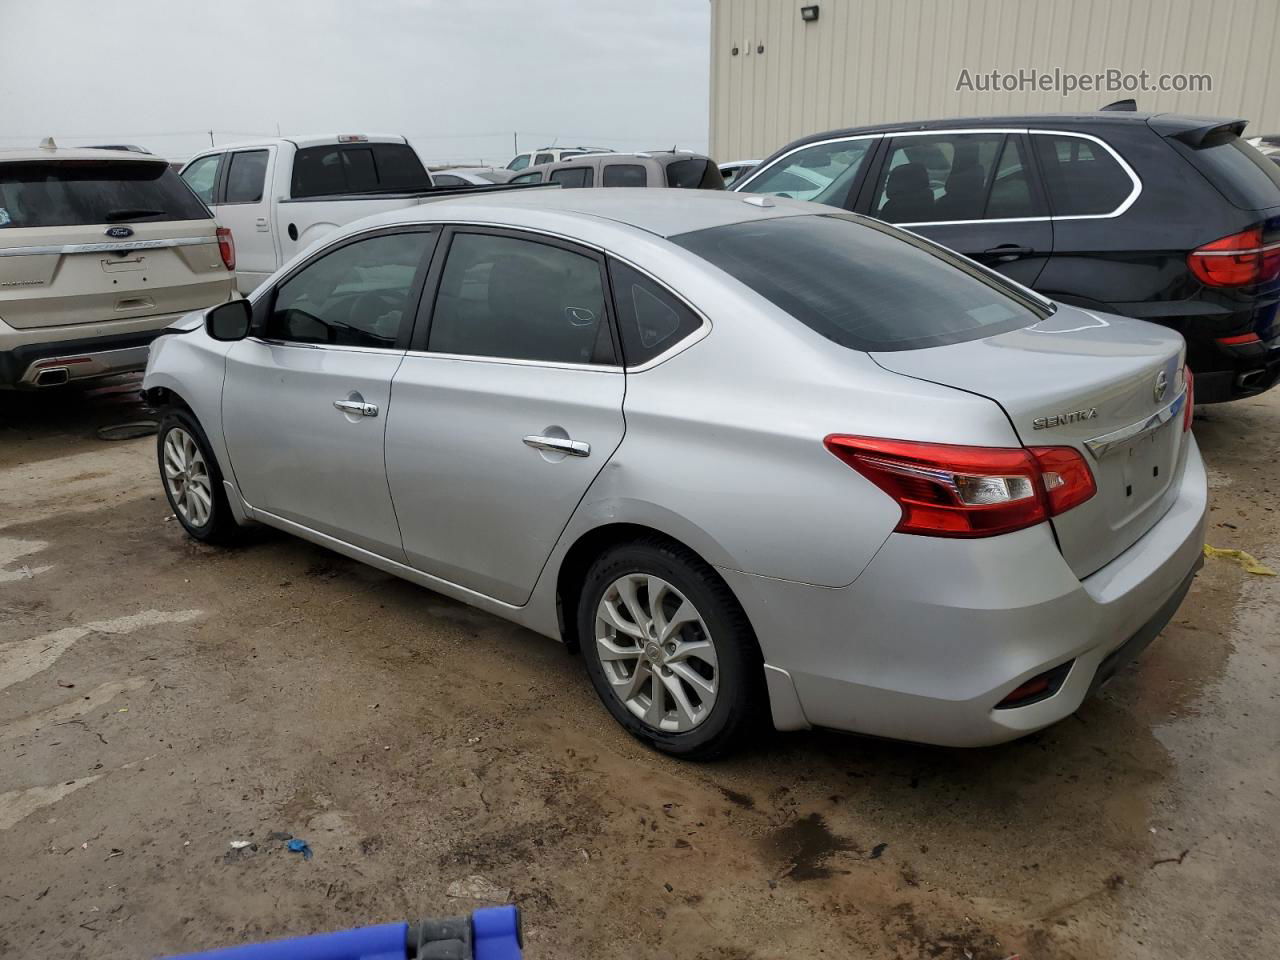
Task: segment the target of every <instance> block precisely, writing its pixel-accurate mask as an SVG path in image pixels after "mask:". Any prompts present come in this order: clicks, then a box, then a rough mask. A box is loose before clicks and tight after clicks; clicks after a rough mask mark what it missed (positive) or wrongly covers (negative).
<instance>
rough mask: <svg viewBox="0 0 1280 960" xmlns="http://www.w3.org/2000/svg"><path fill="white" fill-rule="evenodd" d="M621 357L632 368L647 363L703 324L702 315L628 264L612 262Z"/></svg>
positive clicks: (610, 279)
mask: <svg viewBox="0 0 1280 960" xmlns="http://www.w3.org/2000/svg"><path fill="white" fill-rule="evenodd" d="M609 283H610V284H611V285H612V287H613V302H614V305H615V306H616V307H617V311H618V333H619V334H620V336H621V338H622V356H623V360H624V361H625V362H626V365H627V366H629V367H635V366H639V365H640V364H642V363H647V362H648V361H650V360H652V359H653V358H654V357H656V356H658V355H659V354H661V353H665V352H666V351H668V350H670V349H671V348H672V347H674V346H675V345H676V344H677V343H679V342H680V341H681V340H683V339H684V338H685V337H687V336H689V335H690V334H692V333H694V332H695V331H696V330H698V328H700V327H701V326H702V318H701V317H699V316H698V315H697V314H696V313H694V312H693V311H692V310H690V309H689V308H688V307H687V306H685V304H683V303H681V302H680V301H679V300H677V299H676V298H675V297H674V296H672V294H671V293H669V292H668V291H667V290H665V289H663V288H662V287H661V286H659V285H658V284H657V283H655V282H654V281H652V280H650V279H649V278H648V277H646V276H645V275H644V274H643V273H641V272H640V271H639V270H636V269H635V268H634V267H629V266H627V265H626V264H625V263H622V262H621V261H618V260H613V259H611V260H610V261H609Z"/></svg>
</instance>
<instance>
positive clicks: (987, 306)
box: [671, 214, 1049, 351]
mask: <svg viewBox="0 0 1280 960" xmlns="http://www.w3.org/2000/svg"><path fill="white" fill-rule="evenodd" d="M671 240H672V242H674V243H676V244H678V245H679V246H681V247H684V248H685V249H686V250H689V251H690V252H692V253H695V254H697V255H698V256H700V257H702V258H703V259H705V260H708V261H710V262H711V263H712V264H714V265H715V266H717V267H719V268H720V269H721V270H724V271H725V272H727V273H729V274H730V275H732V276H733V277H736V278H737V279H738V280H740V281H742V282H743V283H744V284H746V285H747V286H748V287H750V288H751V289H752V290H754V291H755V292H756V293H758V294H760V295H761V296H762V297H764V298H765V299H766V300H768V301H770V302H771V303H773V304H774V305H775V306H777V307H779V308H781V309H782V310H785V311H786V312H787V313H789V314H791V316H793V317H795V318H796V319H797V320H799V321H800V322H801V323H803V324H804V325H805V326H807V327H809V328H810V329H812V330H815V331H817V332H818V333H820V334H822V335H823V336H824V337H826V338H827V339H828V340H832V341H834V342H835V343H838V344H840V345H841V346H845V347H850V348H852V349H854V350H868V351H870V350H883V351H889V350H915V349H919V348H921V347H936V346H941V345H943V344H947V343H960V342H962V341H965V340H978V339H981V338H983V337H990V336H994V335H995V334H997V333H1004V332H1006V331H1008V330H1016V329H1018V328H1020V327H1026V326H1030V325H1031V324H1033V323H1035V322H1037V321H1038V320H1043V319H1044V318H1045V317H1047V316H1048V315H1049V311H1048V310H1047V309H1045V308H1044V307H1042V306H1041V305H1039V304H1037V303H1036V302H1035V301H1033V300H1030V299H1029V298H1025V297H1023V296H1021V295H1020V294H1016V293H1015V292H1014V290H1013V288H1005V287H1004V286H1002V285H1001V284H1000V283H999V281H998V280H996V279H994V278H993V277H991V276H989V275H988V274H987V273H985V272H983V271H981V270H980V269H979V268H978V267H976V266H975V265H973V264H971V263H969V262H968V261H966V260H964V259H962V258H960V257H958V256H956V255H954V254H952V253H950V252H949V251H947V250H945V249H943V248H942V247H939V246H937V245H935V244H932V243H930V242H928V241H927V240H924V239H923V238H920V237H916V236H913V235H911V234H908V233H905V232H903V231H899V230H897V229H895V228H893V227H890V226H888V225H887V224H883V223H880V222H879V221H875V220H868V219H864V218H856V217H852V216H849V215H847V214H831V215H809V216H800V217H777V218H775V219H772V220H759V221H753V222H748V223H736V224H732V225H730V226H726V227H712V228H710V229H708V230H697V231H694V232H693V233H685V234H680V235H678V236H674V237H672V238H671Z"/></svg>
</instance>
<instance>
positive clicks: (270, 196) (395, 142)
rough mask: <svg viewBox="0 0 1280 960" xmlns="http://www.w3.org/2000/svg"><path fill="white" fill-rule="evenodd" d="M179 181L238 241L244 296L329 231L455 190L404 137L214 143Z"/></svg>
mask: <svg viewBox="0 0 1280 960" xmlns="http://www.w3.org/2000/svg"><path fill="white" fill-rule="evenodd" d="M182 179H183V180H185V181H186V183H187V185H188V186H189V187H190V188H191V189H192V190H193V191H194V192H195V194H196V196H198V197H199V198H200V199H201V200H203V201H204V202H205V204H206V205H207V206H208V207H209V209H210V210H212V211H213V215H214V218H215V219H216V220H217V222H218V224H219V226H222V227H226V228H228V229H230V231H231V235H232V237H233V238H234V240H235V250H236V286H237V288H238V289H239V290H240V292H241V293H244V294H248V293H249V292H251V291H252V290H253V289H254V288H255V287H257V286H258V285H259V284H260V283H262V281H263V280H265V279H267V277H269V276H271V274H273V273H275V271H276V270H277V269H278V268H279V267H280V266H281V265H283V264H285V263H287V262H288V261H289V260H290V259H291V258H292V257H293V256H294V254H296V253H298V252H300V251H301V250H304V249H305V248H306V247H309V246H310V245H311V244H313V243H314V242H315V241H316V240H318V239H320V238H321V237H322V236H324V235H325V234H326V233H328V232H329V231H331V230H333V229H335V228H336V227H340V226H342V225H344V224H347V223H350V222H351V221H353V220H358V219H360V218H361V217H367V216H370V215H372V214H375V213H382V212H384V211H387V210H396V209H399V208H402V207H410V206H413V205H414V204H418V203H426V202H428V201H430V200H442V199H444V198H446V197H450V196H456V195H458V194H459V193H467V192H473V191H487V190H507V189H513V188H511V187H507V186H506V185H505V184H501V185H493V186H487V187H486V186H465V187H437V186H435V184H434V183H433V182H432V180H431V174H430V173H429V172H427V169H426V167H425V166H424V164H423V163H422V160H421V159H420V158H419V157H418V155H417V153H415V152H414V149H413V147H411V146H410V145H409V143H408V141H406V140H405V138H404V137H397V136H378V135H373V134H344V135H330V136H317V137H281V138H276V139H264V140H255V141H252V142H248V143H237V144H231V145H228V146H219V147H212V148H210V149H208V150H205V151H203V152H202V153H199V154H197V155H196V156H194V157H192V158H191V160H189V161H188V162H187V163H186V165H185V166H184V167H183V168H182Z"/></svg>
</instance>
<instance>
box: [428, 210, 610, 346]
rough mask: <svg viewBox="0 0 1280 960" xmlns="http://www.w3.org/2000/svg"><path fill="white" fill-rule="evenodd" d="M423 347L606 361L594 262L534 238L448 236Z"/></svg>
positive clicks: (604, 316) (602, 312)
mask: <svg viewBox="0 0 1280 960" xmlns="http://www.w3.org/2000/svg"><path fill="white" fill-rule="evenodd" d="M427 349H428V350H429V351H431V352H433V353H450V354H461V355H466V356H478V357H502V358H507V359H516V360H538V361H544V362H550V363H612V362H614V351H613V341H612V338H611V334H610V331H609V323H608V319H607V314H606V310H605V293H604V282H603V279H602V277H601V271H600V263H599V261H598V260H596V259H595V258H593V257H590V256H586V255H584V254H580V253H575V252H573V251H571V250H567V249H565V248H564V247H560V246H553V245H551V244H548V243H540V242H537V241H534V240H525V239H520V238H516V237H510V236H502V235H497V234H489V233H458V234H456V235H455V236H454V238H453V242H452V243H451V244H450V246H449V255H448V259H447V260H446V261H445V266H444V271H443V273H442V274H441V277H440V287H439V290H438V292H437V294H436V301H435V307H434V309H433V310H432V314H431V332H430V335H429V337H428V341H427Z"/></svg>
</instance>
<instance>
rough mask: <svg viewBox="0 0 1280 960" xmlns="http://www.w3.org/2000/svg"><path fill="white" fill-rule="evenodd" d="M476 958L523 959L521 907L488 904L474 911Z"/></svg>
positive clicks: (473, 928)
mask: <svg viewBox="0 0 1280 960" xmlns="http://www.w3.org/2000/svg"><path fill="white" fill-rule="evenodd" d="M471 936H472V938H473V939H472V944H473V949H474V951H475V960H520V948H521V946H522V944H521V942H520V941H521V935H520V911H519V909H517V908H516V907H513V906H506V907H485V908H483V909H480V910H476V911H474V912H473V913H472V914H471Z"/></svg>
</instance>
